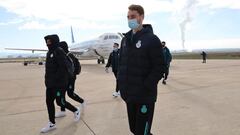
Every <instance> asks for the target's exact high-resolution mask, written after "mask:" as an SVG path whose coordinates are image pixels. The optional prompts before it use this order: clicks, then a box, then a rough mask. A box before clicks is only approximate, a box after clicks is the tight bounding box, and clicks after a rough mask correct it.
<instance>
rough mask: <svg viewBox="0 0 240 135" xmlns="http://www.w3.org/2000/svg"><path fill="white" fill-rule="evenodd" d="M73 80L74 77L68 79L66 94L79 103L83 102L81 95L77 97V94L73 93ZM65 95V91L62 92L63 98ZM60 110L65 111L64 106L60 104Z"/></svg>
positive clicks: (74, 79)
mask: <svg viewBox="0 0 240 135" xmlns="http://www.w3.org/2000/svg"><path fill="white" fill-rule="evenodd" d="M75 81H76V77H74V78H72V79H70V80H69V84H68V89H67V94H68V96H69V97H70V98H71V99H73V100H75V101H77V102H79V103H83V102H84V100H83V99H82V98H81V97H79V96H78V95H77V94H75V93H74V89H75ZM65 95H66V91H65V92H64V98H65ZM61 111H65V107H64V106H61Z"/></svg>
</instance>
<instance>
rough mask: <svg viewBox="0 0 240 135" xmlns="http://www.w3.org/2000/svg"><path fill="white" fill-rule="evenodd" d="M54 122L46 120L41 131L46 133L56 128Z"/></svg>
mask: <svg viewBox="0 0 240 135" xmlns="http://www.w3.org/2000/svg"><path fill="white" fill-rule="evenodd" d="M56 127H57V126H56V124H53V123H52V122H48V124H47V126H46V127H44V128H42V129H41V133H47V132H49V131H51V130H54V129H56Z"/></svg>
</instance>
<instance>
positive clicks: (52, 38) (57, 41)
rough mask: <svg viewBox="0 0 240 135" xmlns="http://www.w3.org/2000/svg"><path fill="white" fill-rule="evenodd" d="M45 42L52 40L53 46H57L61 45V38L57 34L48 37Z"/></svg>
mask: <svg viewBox="0 0 240 135" xmlns="http://www.w3.org/2000/svg"><path fill="white" fill-rule="evenodd" d="M44 39H45V41H47V40H48V39H50V40H51V41H52V44H57V43H59V37H58V35H57V34H52V35H47V36H45V37H44Z"/></svg>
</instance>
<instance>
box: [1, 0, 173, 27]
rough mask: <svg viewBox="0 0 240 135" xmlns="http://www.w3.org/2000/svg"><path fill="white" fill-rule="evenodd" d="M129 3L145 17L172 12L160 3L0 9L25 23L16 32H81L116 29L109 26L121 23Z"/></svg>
mask: <svg viewBox="0 0 240 135" xmlns="http://www.w3.org/2000/svg"><path fill="white" fill-rule="evenodd" d="M133 3H136V4H141V5H143V6H144V8H145V12H146V14H147V15H148V14H151V13H156V12H170V11H171V10H172V6H171V3H170V2H169V1H161V0H148V1H146V0H121V1H112V0H101V1H97V0H87V1H82V0H68V1H61V0H50V1H49V0H41V1H35V0H21V1H19V0H0V6H1V7H4V8H5V9H7V11H8V12H11V13H14V14H16V15H17V16H18V17H19V18H21V19H23V20H25V23H24V24H23V26H20V29H29V28H33V29H53V28H54V27H55V28H59V27H62V26H63V25H65V26H66V25H68V27H69V22H71V23H72V24H73V25H74V24H78V25H81V26H79V27H81V28H92V27H93V28H98V27H97V26H96V25H99V24H101V27H103V28H106V27H107V28H111V27H116V26H113V25H111V24H110V23H115V24H116V22H120V21H125V18H126V16H127V15H126V13H127V10H128V6H129V5H130V4H133ZM123 19H124V20H123ZM29 20H30V21H29ZM33 20H34V21H33ZM40 20H44V21H48V22H50V23H51V22H54V23H55V25H57V26H49V25H43V24H41V23H40V22H41V21H40ZM36 21H38V22H36ZM79 22H80V23H79ZM60 23H61V24H60ZM109 24H110V25H109Z"/></svg>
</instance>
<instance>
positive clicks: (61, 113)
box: [55, 111, 66, 118]
mask: <svg viewBox="0 0 240 135" xmlns="http://www.w3.org/2000/svg"><path fill="white" fill-rule="evenodd" d="M65 116H66V113H65V111H61V112H57V113H56V114H55V118H61V117H65Z"/></svg>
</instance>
